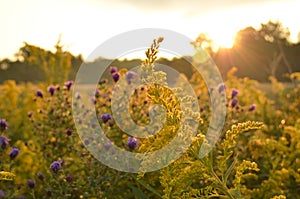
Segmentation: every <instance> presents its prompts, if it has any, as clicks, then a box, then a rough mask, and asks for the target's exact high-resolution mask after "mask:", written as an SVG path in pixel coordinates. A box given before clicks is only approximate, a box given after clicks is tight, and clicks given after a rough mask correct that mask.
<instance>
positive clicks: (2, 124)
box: [0, 119, 8, 131]
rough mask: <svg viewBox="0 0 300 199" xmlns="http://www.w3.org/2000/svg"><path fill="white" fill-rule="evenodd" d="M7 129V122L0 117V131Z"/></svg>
mask: <svg viewBox="0 0 300 199" xmlns="http://www.w3.org/2000/svg"><path fill="white" fill-rule="evenodd" d="M6 129H8V124H7V122H6V120H5V119H0V131H1V130H6Z"/></svg>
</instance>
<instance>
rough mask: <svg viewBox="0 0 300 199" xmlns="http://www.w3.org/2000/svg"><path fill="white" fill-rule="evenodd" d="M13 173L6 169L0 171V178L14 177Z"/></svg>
mask: <svg viewBox="0 0 300 199" xmlns="http://www.w3.org/2000/svg"><path fill="white" fill-rule="evenodd" d="M15 176H16V175H15V174H13V173H11V172H7V171H0V180H13V179H14V178H15Z"/></svg>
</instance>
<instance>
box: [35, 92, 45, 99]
mask: <svg viewBox="0 0 300 199" xmlns="http://www.w3.org/2000/svg"><path fill="white" fill-rule="evenodd" d="M36 96H38V97H40V98H43V96H44V95H43V92H42V91H41V90H38V91H36Z"/></svg>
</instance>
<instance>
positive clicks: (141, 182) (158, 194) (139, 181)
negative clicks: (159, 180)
mask: <svg viewBox="0 0 300 199" xmlns="http://www.w3.org/2000/svg"><path fill="white" fill-rule="evenodd" d="M137 182H138V183H139V184H141V185H142V186H143V187H145V188H146V189H148V190H149V191H151V192H152V193H154V194H155V195H157V196H159V197H160V198H161V195H160V193H158V192H157V191H156V190H155V189H154V188H153V187H151V186H150V185H148V184H146V183H144V182H143V181H141V180H137Z"/></svg>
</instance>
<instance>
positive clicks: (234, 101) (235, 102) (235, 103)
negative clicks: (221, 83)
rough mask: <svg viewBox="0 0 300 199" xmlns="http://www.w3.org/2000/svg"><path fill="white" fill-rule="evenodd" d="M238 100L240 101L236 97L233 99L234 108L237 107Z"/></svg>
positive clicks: (232, 105)
mask: <svg viewBox="0 0 300 199" xmlns="http://www.w3.org/2000/svg"><path fill="white" fill-rule="evenodd" d="M238 102H239V101H238V99H236V98H234V99H233V100H232V101H231V107H232V108H233V107H235V106H236V105H237V103H238Z"/></svg>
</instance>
